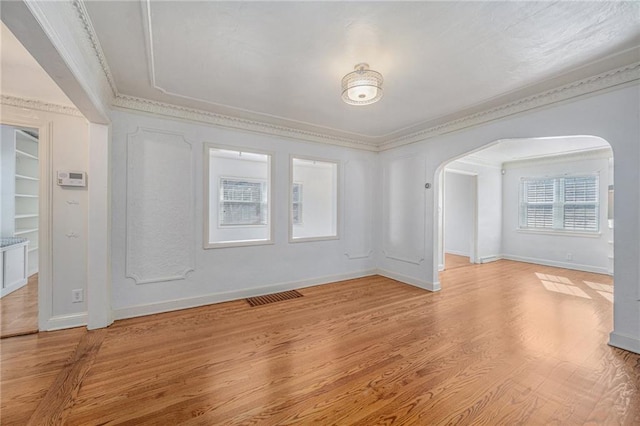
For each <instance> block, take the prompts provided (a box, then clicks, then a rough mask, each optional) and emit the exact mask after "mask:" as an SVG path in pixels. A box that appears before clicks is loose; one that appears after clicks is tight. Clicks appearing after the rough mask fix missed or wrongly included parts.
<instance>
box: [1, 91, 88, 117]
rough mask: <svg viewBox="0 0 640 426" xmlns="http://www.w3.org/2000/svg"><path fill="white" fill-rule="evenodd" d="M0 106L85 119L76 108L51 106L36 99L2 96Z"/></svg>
mask: <svg viewBox="0 0 640 426" xmlns="http://www.w3.org/2000/svg"><path fill="white" fill-rule="evenodd" d="M0 104H2V105H6V106H12V107H17V108H26V109H34V110H38V111H44V112H51V113H54V114H64V115H72V116H74V117H83V118H84V116H83V115H82V113H81V112H80V111H79V110H78V109H76V108H74V107H69V106H64V105H58V104H51V103H48V102H43V101H39V100H36V99H25V98H18V97H16V96H8V95H2V96H1V97H0Z"/></svg>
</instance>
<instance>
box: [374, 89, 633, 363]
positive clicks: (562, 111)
mask: <svg viewBox="0 0 640 426" xmlns="http://www.w3.org/2000/svg"><path fill="white" fill-rule="evenodd" d="M639 89H640V86H638V85H633V86H627V87H622V88H619V89H617V90H611V91H606V92H603V93H599V94H593V95H591V96H588V97H583V98H580V99H576V100H574V101H571V102H563V103H559V104H556V105H552V106H549V107H546V108H543V109H540V110H537V111H533V112H529V113H523V114H518V115H515V116H510V117H508V118H503V119H500V120H495V121H492V122H489V123H486V124H482V125H478V126H475V127H473V128H468V129H466V130H461V131H458V132H455V133H450V134H447V135H442V136H438V137H434V138H431V139H429V140H426V141H423V142H418V143H415V144H411V145H406V146H403V147H399V148H395V149H391V150H388V151H385V152H383V153H381V156H380V162H381V167H382V170H389V169H390V168H391V167H394V165H395V164H399V163H398V162H400V163H402V162H404V163H406V162H407V161H408V160H407V159H409V158H411V161H412V162H413V164H414V166H415V167H413V169H412V170H413V171H412V173H413V176H411V177H412V178H414V179H415V180H416V181H417V182H418V184H416V185H406V186H399V185H398V184H399V183H401V181H402V179H398V177H396V176H392V174H389V173H387V174H385V175H384V176H383V185H382V187H383V191H384V193H383V205H382V210H383V211H388V210H390V209H391V208H392V191H393V192H396V193H397V192H398V191H400V192H401V193H400V194H396V195H394V196H393V197H395V198H404V199H411V200H417V201H416V202H415V203H411V204H409V203H407V204H404V205H403V204H401V205H400V207H397V208H396V209H395V213H394V216H393V220H390V219H391V217H390V216H389V215H383V217H382V223H381V224H380V227H381V229H382V232H383V234H385V235H389V234H390V233H391V231H392V229H394V227H397V224H398V223H403V225H402V228H403V229H406V230H407V231H408V230H413V232H414V234H413V235H411V236H410V237H409V238H406V239H401V240H399V241H397V242H396V243H395V244H396V246H394V247H393V249H394V252H402V253H403V256H402V258H399V257H398V256H393V255H389V253H388V252H385V249H386V248H387V247H389V241H388V240H387V239H385V238H384V237H383V238H382V246H383V251H382V253H381V254H380V257H379V262H378V265H379V268H380V269H381V270H382V271H383V272H384V273H386V274H387V275H392V276H395V277H398V278H401V279H403V280H405V281H406V282H410V283H413V284H415V285H419V286H422V287H424V288H428V289H438V288H439V286H440V283H439V281H438V268H437V266H438V265H437V263H438V262H437V258H438V256H437V255H435V250H436V249H437V238H436V235H435V234H434V233H435V232H437V226H435V225H434V218H436V215H435V214H434V205H435V201H436V200H437V188H438V185H439V182H438V173H439V170H440V167H441V166H442V164H443V163H446V162H448V161H450V160H452V159H455V158H459V157H461V156H463V155H464V154H466V153H470V152H473V151H475V150H478V149H480V148H482V147H483V146H487V145H488V144H491V143H492V142H494V141H498V140H502V139H512V138H531V137H551V136H564V135H593V136H598V137H601V138H603V139H605V140H606V141H607V142H609V143H610V144H611V146H612V147H613V152H614V159H615V170H614V175H615V182H616V197H615V231H614V232H615V280H616V286H615V290H614V292H615V295H614V296H615V304H614V332H613V333H612V334H611V342H612V344H615V345H617V346H620V347H626V348H629V349H633V350H635V351H636V352H640V270H639V268H638V264H639V260H640V244H639V243H638V241H639V240H640V221H639V220H638V218H639V217H640V211H639V205H640V203H639V202H640V193H639V192H638V187H639V186H640V172H639V169H640V168H639V167H638V164H639V159H640V143H639V142H640V141H639V136H638V129H639V128H640V122H639V118H638V117H640V90H639ZM406 173H408V172H406ZM406 173H405V174H406ZM425 182H429V183H433V185H432V187H431V188H433V189H432V190H425V189H424V183H425ZM434 189H436V190H434ZM420 203H423V206H424V208H422V207H420ZM393 205H395V206H397V204H393ZM416 206H418V209H419V213H420V214H417V213H416V208H415V207H416ZM422 213H424V214H422ZM434 259H436V261H435V262H434Z"/></svg>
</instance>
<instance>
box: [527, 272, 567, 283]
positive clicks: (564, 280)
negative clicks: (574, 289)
mask: <svg viewBox="0 0 640 426" xmlns="http://www.w3.org/2000/svg"><path fill="white" fill-rule="evenodd" d="M536 276H537V277H538V278H540V280H545V281H553V282H554V283H562V284H569V285H572V284H573V283H572V282H571V280H570V279H569V278H567V277H559V276H557V275H550V274H541V273H540V272H536Z"/></svg>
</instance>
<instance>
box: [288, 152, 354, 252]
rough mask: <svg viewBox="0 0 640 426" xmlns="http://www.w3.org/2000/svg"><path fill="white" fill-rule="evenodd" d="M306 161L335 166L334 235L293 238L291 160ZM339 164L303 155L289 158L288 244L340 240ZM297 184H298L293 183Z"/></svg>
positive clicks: (340, 181)
mask: <svg viewBox="0 0 640 426" xmlns="http://www.w3.org/2000/svg"><path fill="white" fill-rule="evenodd" d="M294 159H297V160H307V161H319V162H323V163H332V164H335V165H336V235H328V236H325V237H298V238H294V237H293V225H294V224H293V184H294V181H293V160H294ZM340 169H341V163H340V161H339V160H330V159H327V158H320V157H309V156H305V155H295V154H291V155H290V156H289V242H290V243H304V242H312V241H328V240H339V239H340V226H341V214H340V212H341V208H342V178H341V176H342V174H341V170H340ZM295 183H298V182H295Z"/></svg>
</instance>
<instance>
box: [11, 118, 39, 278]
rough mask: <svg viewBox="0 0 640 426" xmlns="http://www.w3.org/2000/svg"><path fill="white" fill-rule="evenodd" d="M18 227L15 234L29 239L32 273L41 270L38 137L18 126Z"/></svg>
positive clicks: (16, 171)
mask: <svg viewBox="0 0 640 426" xmlns="http://www.w3.org/2000/svg"><path fill="white" fill-rule="evenodd" d="M15 155H16V169H15V195H14V196H15V214H14V220H15V228H14V229H15V231H14V235H15V236H19V237H22V238H26V239H27V240H29V246H28V247H29V248H28V250H27V252H28V256H29V259H28V265H29V275H32V274H34V273H36V272H38V210H39V205H38V202H39V200H38V191H39V180H40V176H39V172H40V167H39V164H38V138H36V137H35V136H33V135H31V134H29V133H27V132H25V131H23V130H15Z"/></svg>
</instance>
